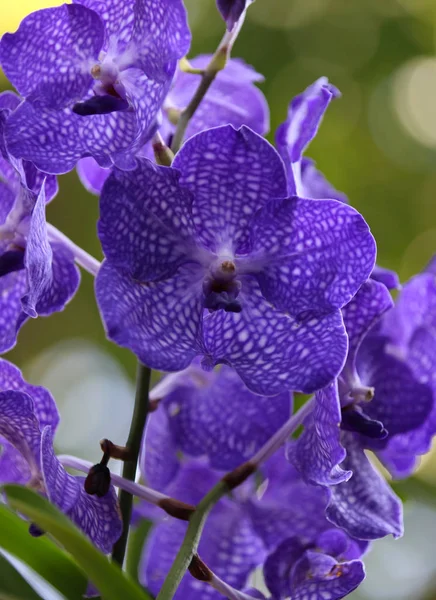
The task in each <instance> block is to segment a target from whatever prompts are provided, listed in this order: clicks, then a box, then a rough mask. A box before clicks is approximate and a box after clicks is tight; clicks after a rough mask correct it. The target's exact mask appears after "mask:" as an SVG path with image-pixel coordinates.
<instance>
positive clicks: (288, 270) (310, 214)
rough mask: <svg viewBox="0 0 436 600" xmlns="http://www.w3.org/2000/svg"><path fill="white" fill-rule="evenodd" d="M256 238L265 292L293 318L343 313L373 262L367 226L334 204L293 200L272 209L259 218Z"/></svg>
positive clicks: (352, 212)
mask: <svg viewBox="0 0 436 600" xmlns="http://www.w3.org/2000/svg"><path fill="white" fill-rule="evenodd" d="M253 236H254V240H255V241H254V248H253V252H255V253H257V254H258V261H259V262H260V263H261V264H262V266H263V269H262V270H259V273H258V274H257V278H258V281H259V283H260V286H261V289H262V292H263V294H264V295H265V297H266V298H267V299H268V300H269V301H270V302H273V303H274V305H275V306H277V308H280V309H282V310H286V311H289V312H290V313H291V314H292V315H298V314H299V313H300V312H302V311H305V310H320V311H329V310H332V309H334V308H341V307H342V306H344V304H346V303H347V302H349V301H350V300H351V298H352V297H353V296H354V294H355V293H356V291H357V290H358V289H359V287H360V286H361V285H362V283H363V282H364V281H366V279H368V277H369V275H370V273H371V271H372V269H373V267H374V263H375V254H376V247H375V241H374V238H373V236H372V235H371V233H370V231H369V228H368V225H367V224H366V223H365V221H364V219H363V218H362V216H361V215H360V214H359V213H358V212H356V211H355V210H354V209H353V208H351V207H349V206H347V205H346V204H342V203H339V202H337V201H335V200H325V201H323V202H316V201H313V200H305V199H302V198H296V197H294V198H290V199H287V200H283V201H280V202H275V203H273V204H272V205H268V206H266V207H265V208H264V209H262V210H260V211H259V212H258V213H257V214H256V216H255V220H254V226H253ZM247 268H249V267H248V266H247Z"/></svg>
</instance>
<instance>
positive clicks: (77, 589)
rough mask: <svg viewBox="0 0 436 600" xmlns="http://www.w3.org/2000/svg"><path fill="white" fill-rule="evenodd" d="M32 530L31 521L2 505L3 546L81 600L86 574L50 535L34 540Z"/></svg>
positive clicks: (67, 594)
mask: <svg viewBox="0 0 436 600" xmlns="http://www.w3.org/2000/svg"><path fill="white" fill-rule="evenodd" d="M23 512H24V511H23ZM28 529H29V523H28V522H26V521H23V519H20V517H18V516H17V515H15V514H13V513H12V512H11V511H10V510H9V509H8V508H7V507H6V506H0V547H1V548H3V549H4V550H6V551H7V552H9V553H10V554H12V555H14V556H16V557H17V558H19V559H20V560H22V561H23V562H24V563H26V564H27V565H29V567H31V568H32V569H33V570H34V571H35V572H36V573H38V574H39V575H41V577H42V578H43V579H45V580H46V581H48V582H49V583H50V584H51V585H52V586H53V587H55V588H56V589H57V590H59V591H60V592H61V593H62V594H63V595H64V596H65V597H66V598H68V600H78V599H79V598H81V597H82V595H83V593H84V592H85V590H86V585H87V579H86V577H85V574H84V573H83V571H82V570H81V569H79V567H78V566H77V565H76V563H75V562H74V561H73V560H72V559H71V557H70V556H69V555H68V554H67V553H66V552H64V551H63V550H61V549H60V548H58V547H57V546H56V544H54V542H53V541H51V540H50V539H49V538H48V537H47V536H42V537H40V538H34V537H32V536H31V535H30V533H29V531H28Z"/></svg>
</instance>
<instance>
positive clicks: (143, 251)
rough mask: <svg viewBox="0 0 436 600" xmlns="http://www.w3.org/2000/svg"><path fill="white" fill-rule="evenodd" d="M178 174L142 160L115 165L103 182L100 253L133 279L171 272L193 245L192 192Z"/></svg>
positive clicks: (163, 275)
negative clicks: (124, 167) (127, 166)
mask: <svg viewBox="0 0 436 600" xmlns="http://www.w3.org/2000/svg"><path fill="white" fill-rule="evenodd" d="M179 177H180V174H179V172H178V171H176V170H175V169H170V168H167V167H159V166H157V165H153V164H152V163H151V162H150V161H148V160H146V159H143V160H141V161H140V162H138V167H137V169H135V170H134V171H120V170H118V169H114V170H113V171H112V173H111V175H110V177H109V179H108V180H107V181H106V184H105V186H104V189H103V192H102V195H101V198H100V220H99V223H98V234H99V238H100V241H101V243H102V246H103V251H104V253H105V256H106V258H108V259H109V261H110V263H111V265H113V266H116V267H117V268H123V269H126V270H127V271H128V272H129V273H130V274H131V275H132V278H133V279H135V280H137V281H144V282H145V281H150V280H154V279H164V278H166V277H169V276H171V275H173V274H174V273H175V271H176V270H177V268H178V267H179V266H180V265H181V264H183V263H184V262H186V260H187V254H188V252H189V250H190V248H191V247H193V246H194V240H193V238H192V234H193V232H194V225H193V223H192V217H191V204H192V196H191V194H190V193H189V192H188V190H186V189H184V188H182V187H181V186H180V184H179Z"/></svg>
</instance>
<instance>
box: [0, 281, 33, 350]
mask: <svg viewBox="0 0 436 600" xmlns="http://www.w3.org/2000/svg"><path fill="white" fill-rule="evenodd" d="M26 291H27V277H26V272H25V271H24V270H22V271H15V272H13V273H9V275H3V277H0V352H2V353H3V352H7V351H8V350H10V349H11V348H13V347H14V346H15V344H16V342H17V334H18V331H19V329H20V327H21V326H22V325H23V324H24V323H25V321H26V320H27V319H28V318H29V316H28V315H26V313H25V312H23V309H22V307H21V298H22V297H23V296H24V294H25V293H26Z"/></svg>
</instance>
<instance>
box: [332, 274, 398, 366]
mask: <svg viewBox="0 0 436 600" xmlns="http://www.w3.org/2000/svg"><path fill="white" fill-rule="evenodd" d="M393 305H394V303H393V301H392V298H391V295H390V294H389V292H388V289H387V288H386V286H384V285H383V284H382V283H378V282H377V281H374V280H372V279H370V280H368V281H366V282H365V283H364V284H363V285H362V287H361V288H360V290H359V291H358V292H357V294H356V295H355V296H354V298H353V299H352V300H351V302H349V303H348V304H347V305H346V306H344V308H343V309H342V315H343V317H344V325H345V329H346V330H347V334H348V339H349V348H348V357H347V364H348V365H350V367H351V368H353V367H354V364H355V360H356V354H357V351H358V349H359V346H360V344H361V343H362V340H363V339H364V337H365V336H366V335H367V334H368V332H369V331H370V329H371V328H372V327H373V325H374V324H375V323H377V321H378V320H379V319H380V317H381V316H382V315H383V314H384V313H385V312H386V311H387V310H389V309H390V308H392V307H393Z"/></svg>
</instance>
